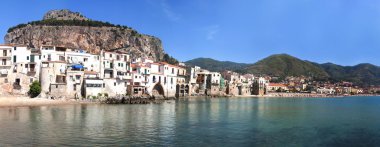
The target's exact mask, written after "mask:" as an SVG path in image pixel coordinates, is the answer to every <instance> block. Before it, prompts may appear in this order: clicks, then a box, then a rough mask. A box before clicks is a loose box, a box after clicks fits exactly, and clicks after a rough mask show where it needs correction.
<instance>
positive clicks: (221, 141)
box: [0, 98, 380, 146]
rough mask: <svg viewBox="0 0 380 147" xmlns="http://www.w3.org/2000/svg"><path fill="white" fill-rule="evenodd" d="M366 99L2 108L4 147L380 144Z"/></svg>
mask: <svg viewBox="0 0 380 147" xmlns="http://www.w3.org/2000/svg"><path fill="white" fill-rule="evenodd" d="M363 99H365V100H363ZM363 99H359V100H358V98H348V99H344V100H342V99H299V98H298V99H273V98H272V99H265V98H232V99H229V98H217V99H215V98H213V99H179V100H176V101H170V102H165V103H163V104H149V105H100V104H93V105H62V106H42V107H19V108H0V132H1V133H0V145H1V146H3V145H14V146H18V145H24V146H25V145H31V146H37V145H54V146H67V145H73V146H79V145H80V146H83V145H86V146H94V145H136V146H137V145H148V146H156V145H163V146H168V145H181V146H182V145H184V146H186V145H188V146H189V145H194V144H197V145H200V146H206V145H210V144H213V145H222V146H225V145H235V144H238V145H241V146H246V145H249V146H251V145H282V144H290V145H294V146H305V145H344V144H345V143H342V142H341V141H347V140H350V139H351V140H355V139H354V138H360V139H362V140H364V141H368V142H370V144H364V145H373V144H375V143H380V142H379V141H376V140H378V139H376V137H380V133H379V132H380V126H379V125H378V124H380V116H378V115H377V113H379V112H380V110H379V109H378V105H379V104H380V99H379V98H363ZM347 133H350V135H347ZM363 134H364V136H363ZM321 136H323V137H321ZM356 140H357V139H356ZM351 143H352V141H351ZM351 145H352V144H351ZM358 145H363V144H358Z"/></svg>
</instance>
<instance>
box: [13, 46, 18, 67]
mask: <svg viewBox="0 0 380 147" xmlns="http://www.w3.org/2000/svg"><path fill="white" fill-rule="evenodd" d="M15 48H16V47H15ZM16 61H17V58H16V56H13V62H14V63H16Z"/></svg>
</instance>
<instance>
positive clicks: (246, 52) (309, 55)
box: [0, 0, 380, 65]
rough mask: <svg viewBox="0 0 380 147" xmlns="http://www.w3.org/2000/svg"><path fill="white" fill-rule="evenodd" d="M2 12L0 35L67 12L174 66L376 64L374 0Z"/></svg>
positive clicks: (15, 2)
mask: <svg viewBox="0 0 380 147" xmlns="http://www.w3.org/2000/svg"><path fill="white" fill-rule="evenodd" d="M1 5H2V7H1V9H0V36H4V35H5V34H6V31H7V29H8V28H9V27H11V26H14V25H17V24H19V23H26V22H28V21H33V20H39V19H41V18H42V16H43V14H44V13H45V12H47V11H48V10H52V9H70V10H72V11H77V12H81V13H82V14H83V15H85V16H87V17H89V18H91V19H94V20H101V21H108V22H111V23H114V24H122V25H127V26H130V27H132V28H135V29H136V30H138V31H139V32H140V33H143V34H150V35H154V36H157V37H159V38H160V39H161V40H162V41H163V46H164V49H165V51H166V52H167V53H169V54H170V55H172V56H174V57H175V58H177V59H179V60H181V61H186V60H189V59H193V58H196V57H210V58H214V59H218V60H230V61H235V62H245V63H253V62H256V61H258V60H260V59H262V58H264V57H267V56H269V55H271V54H278V53H287V54H290V55H293V56H296V57H299V58H301V59H305V60H310V61H315V62H318V63H325V62H333V63H337V64H341V65H355V64H358V63H373V64H376V65H380V58H379V57H380V1H376V0H134V1H132V0H107V1H106V0H104V1H100V0H99V1H97V0H91V1H90V0H50V1H46V0H33V1H31V0H9V1H2V2H1ZM1 42H3V39H1Z"/></svg>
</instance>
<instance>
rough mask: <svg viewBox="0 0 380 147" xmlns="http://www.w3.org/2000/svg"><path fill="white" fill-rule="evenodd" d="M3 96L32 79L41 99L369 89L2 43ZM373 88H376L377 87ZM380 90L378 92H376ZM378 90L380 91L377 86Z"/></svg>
mask: <svg viewBox="0 0 380 147" xmlns="http://www.w3.org/2000/svg"><path fill="white" fill-rule="evenodd" d="M0 59H1V64H0V94H1V95H7V94H13V95H14V94H20V95H26V94H27V92H28V91H29V86H30V85H31V83H33V81H39V82H40V84H41V89H42V90H41V95H40V96H41V97H56V98H60V97H65V98H89V97H91V98H94V97H98V96H109V97H113V96H118V95H131V96H154V97H187V96H227V95H230V96H239V95H241V96H250V95H266V94H269V93H275V92H307V93H318V94H338V95H339V94H361V93H365V92H366V91H365V89H361V88H358V87H355V86H353V84H352V83H350V82H340V83H329V82H319V81H313V80H312V79H311V78H309V77H286V79H285V80H282V81H281V82H277V83H269V81H272V80H273V81H276V79H275V78H276V77H257V76H254V75H252V74H244V75H242V74H239V73H236V72H232V71H223V72H212V71H208V70H205V69H201V68H200V67H197V66H195V67H187V66H186V65H185V64H184V63H179V64H178V65H172V64H168V63H166V62H156V61H153V60H151V59H149V58H144V57H131V56H130V55H129V54H128V53H126V52H124V51H122V50H118V49H114V50H112V51H103V50H102V51H100V53H98V54H91V53H87V52H86V51H84V50H81V49H70V48H66V47H58V46H41V47H39V48H28V47H27V46H24V45H0ZM372 91H374V90H372ZM375 91H376V90H375ZM377 91H379V90H377Z"/></svg>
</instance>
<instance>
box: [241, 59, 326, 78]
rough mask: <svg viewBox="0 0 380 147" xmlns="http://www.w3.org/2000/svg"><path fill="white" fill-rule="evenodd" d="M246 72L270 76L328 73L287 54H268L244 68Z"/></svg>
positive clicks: (315, 75)
mask: <svg viewBox="0 0 380 147" xmlns="http://www.w3.org/2000/svg"><path fill="white" fill-rule="evenodd" d="M245 70H246V71H247V72H248V73H253V74H258V75H271V76H280V77H284V76H301V75H304V76H312V77H317V78H327V77H328V74H327V73H326V72H325V71H324V70H323V69H322V68H320V67H319V66H316V65H314V64H312V63H311V62H308V61H303V60H300V59H298V58H295V57H293V56H290V55H287V54H276V55H272V56H269V57H267V58H265V59H262V60H260V61H258V62H257V63H255V64H253V65H251V66H248V67H247V68H246V69H245Z"/></svg>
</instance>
